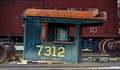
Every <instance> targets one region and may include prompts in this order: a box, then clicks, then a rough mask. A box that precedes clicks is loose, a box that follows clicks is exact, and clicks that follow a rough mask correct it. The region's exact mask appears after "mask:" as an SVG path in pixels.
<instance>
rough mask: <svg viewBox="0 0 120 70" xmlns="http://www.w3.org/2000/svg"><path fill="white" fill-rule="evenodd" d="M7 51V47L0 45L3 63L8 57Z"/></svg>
mask: <svg viewBox="0 0 120 70" xmlns="http://www.w3.org/2000/svg"><path fill="white" fill-rule="evenodd" d="M5 51H6V49H5V48H4V46H3V45H0V63H2V62H3V61H4V60H5V58H6V55H5V54H6V52H5Z"/></svg>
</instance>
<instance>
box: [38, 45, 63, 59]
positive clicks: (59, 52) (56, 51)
mask: <svg viewBox="0 0 120 70" xmlns="http://www.w3.org/2000/svg"><path fill="white" fill-rule="evenodd" d="M37 48H39V51H38V56H41V55H44V56H53V57H56V56H58V57H64V53H65V48H64V47H59V48H58V49H57V48H56V47H55V46H52V47H50V46H45V47H43V46H40V45H37ZM43 49H44V50H45V51H44V53H42V51H43ZM52 50H53V51H52ZM41 53H42V54H41Z"/></svg>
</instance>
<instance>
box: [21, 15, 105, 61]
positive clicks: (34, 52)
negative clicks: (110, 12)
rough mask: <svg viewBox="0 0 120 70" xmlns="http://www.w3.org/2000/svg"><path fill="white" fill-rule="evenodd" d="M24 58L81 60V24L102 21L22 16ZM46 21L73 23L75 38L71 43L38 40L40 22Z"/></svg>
mask: <svg viewBox="0 0 120 70" xmlns="http://www.w3.org/2000/svg"><path fill="white" fill-rule="evenodd" d="M24 19H25V21H26V23H25V33H24V46H25V47H24V55H23V56H24V60H32V61H62V62H72V63H79V62H80V61H81V54H82V47H81V38H82V35H81V34H82V33H81V31H82V30H81V28H82V26H81V25H82V24H94V23H102V22H103V21H102V20H83V19H67V18H66V19H65V18H47V17H24ZM44 22H48V24H52V23H61V24H68V25H69V24H73V25H74V26H75V38H74V41H73V43H72V44H65V43H61V44H60V43H54V41H53V42H44V41H41V40H40V35H41V30H40V29H41V24H43V23H44ZM51 22H52V23H51Z"/></svg>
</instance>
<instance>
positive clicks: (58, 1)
mask: <svg viewBox="0 0 120 70" xmlns="http://www.w3.org/2000/svg"><path fill="white" fill-rule="evenodd" d="M27 8H44V9H64V10H71V11H74V10H89V11H92V10H93V9H95V8H97V9H99V10H100V11H106V12H107V21H105V22H104V23H103V24H102V25H99V26H96V25H94V26H93V25H91V26H89V25H88V26H86V25H85V26H84V25H83V29H82V36H83V46H84V47H85V48H86V47H87V48H89V47H90V48H94V49H95V50H96V49H98V48H96V47H98V44H99V42H100V41H101V40H102V39H104V38H113V37H117V35H118V29H119V28H118V27H119V24H118V16H117V0H92V1H91V0H74V1H73V0H64V1H62V0H38V1H31V0H30V1H28V0H21V1H9V0H8V1H0V9H1V11H0V15H1V17H0V21H1V23H0V30H1V31H0V37H3V36H5V37H10V39H13V38H12V37H15V40H16V38H18V37H21V38H22V37H23V34H24V22H23V20H21V19H17V18H16V17H18V16H21V14H22V12H23V11H24V10H25V9H27ZM70 31H71V32H70V35H69V36H71V37H74V28H70ZM46 34H47V33H46ZM43 39H44V40H47V38H46V37H44V38H43ZM13 40H14V39H13ZM22 40H23V38H22Z"/></svg>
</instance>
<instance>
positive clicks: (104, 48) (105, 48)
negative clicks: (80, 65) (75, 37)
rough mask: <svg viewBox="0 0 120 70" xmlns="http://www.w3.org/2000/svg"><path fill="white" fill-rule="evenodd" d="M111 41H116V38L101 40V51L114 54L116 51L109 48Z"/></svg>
mask: <svg viewBox="0 0 120 70" xmlns="http://www.w3.org/2000/svg"><path fill="white" fill-rule="evenodd" d="M110 42H114V40H113V39H105V40H102V41H101V42H100V45H99V48H100V50H101V52H103V53H105V54H112V53H114V51H113V50H110V48H109V45H108V44H109V43H110Z"/></svg>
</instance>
